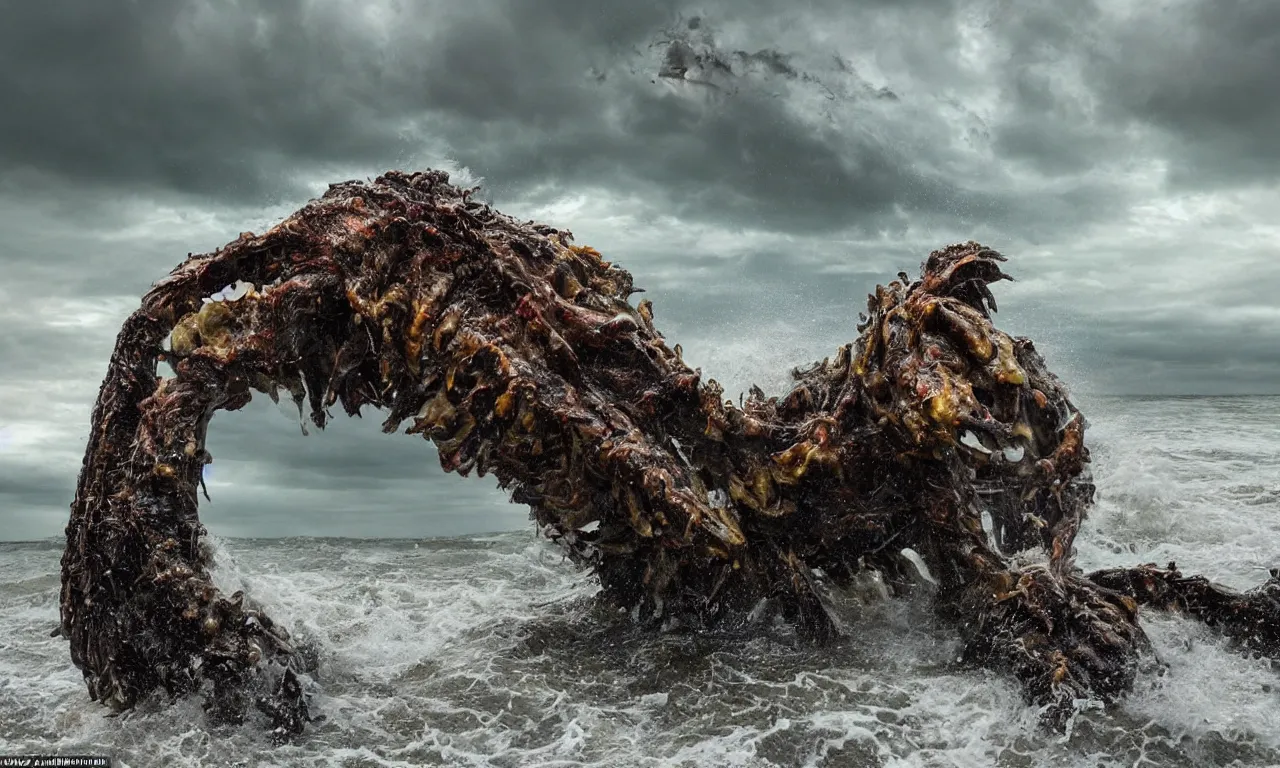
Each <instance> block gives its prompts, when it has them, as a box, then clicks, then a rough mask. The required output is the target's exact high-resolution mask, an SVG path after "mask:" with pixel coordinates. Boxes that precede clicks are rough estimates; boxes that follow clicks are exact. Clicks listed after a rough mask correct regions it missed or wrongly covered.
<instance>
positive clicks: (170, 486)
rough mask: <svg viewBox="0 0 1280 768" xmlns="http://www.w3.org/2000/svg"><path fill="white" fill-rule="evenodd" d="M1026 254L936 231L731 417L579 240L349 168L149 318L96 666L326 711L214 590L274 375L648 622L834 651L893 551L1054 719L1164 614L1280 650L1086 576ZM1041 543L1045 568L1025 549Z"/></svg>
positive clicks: (115, 449)
mask: <svg viewBox="0 0 1280 768" xmlns="http://www.w3.org/2000/svg"><path fill="white" fill-rule="evenodd" d="M1003 262H1004V258H1003V257H1002V256H1001V255H999V254H998V253H996V252H994V251H992V250H990V249H987V248H984V247H982V246H980V245H978V244H976V243H965V244H962V245H954V246H951V247H948V248H945V249H942V250H939V251H935V252H934V253H932V254H930V255H929V257H928V260H927V261H926V262H925V263H924V265H923V269H922V272H921V275H920V278H919V279H915V280H912V279H910V278H909V277H908V276H907V275H906V274H905V273H900V274H899V278H898V279H897V280H894V281H892V282H890V283H889V284H888V285H887V286H879V287H878V288H877V289H876V293H875V294H874V295H873V296H872V297H871V298H870V301H869V303H868V309H867V314H866V316H864V318H863V322H862V324H861V325H860V326H859V331H860V336H859V338H858V339H857V340H856V341H855V342H853V343H850V344H846V345H844V346H842V347H840V348H839V349H838V350H837V351H836V353H835V355H834V357H832V358H828V359H826V360H823V361H822V362H821V363H818V364H816V365H814V366H812V367H810V368H808V369H806V370H801V371H796V372H795V374H794V377H795V382H794V386H793V388H792V389H791V391H790V392H788V393H787V394H786V395H785V396H782V397H767V396H766V395H765V394H764V393H763V392H761V391H760V390H759V389H756V388H753V389H752V391H751V393H750V396H749V397H747V398H746V400H745V401H744V402H743V404H742V405H741V406H740V407H739V406H735V405H734V404H733V402H732V401H731V400H726V399H725V393H724V391H723V388H722V387H721V386H720V385H719V384H717V383H716V382H715V381H714V380H703V378H702V375H701V372H700V371H699V370H697V369H692V368H690V367H689V366H688V365H687V364H686V363H685V362H684V360H683V356H682V353H681V349H680V347H679V345H675V346H674V347H671V346H668V345H667V343H666V341H665V340H664V338H663V337H662V335H661V334H660V333H658V331H657V329H656V327H655V326H654V311H653V306H652V304H650V303H649V302H647V301H641V302H639V303H638V304H636V305H632V304H631V302H630V297H631V295H632V294H633V293H635V292H636V290H635V288H634V287H633V284H632V278H631V275H630V274H628V273H627V272H626V271H625V270H623V269H621V268H619V267H618V266H616V265H613V264H611V263H609V262H608V261H606V260H605V259H604V258H603V257H602V256H601V254H600V253H599V252H597V251H595V250H593V249H591V248H586V247H581V246H577V245H575V244H574V243H573V238H572V235H571V234H570V233H569V232H567V231H564V230H557V229H554V228H552V227H548V226H544V225H541V224H534V223H532V222H529V223H523V222H519V221H516V220H514V219H512V218H510V217H507V216H504V215H502V214H500V213H498V212H496V211H494V210H492V209H491V208H489V207H488V206H486V205H482V204H480V203H478V202H475V201H473V200H471V199H470V197H469V192H468V191H464V190H460V189H458V188H456V187H454V186H452V185H450V184H449V183H448V176H447V175H446V174H444V173H441V172H438V171H430V172H425V173H414V174H406V173H400V172H392V173H388V174H386V175H384V176H382V177H380V178H378V179H377V180H375V181H373V182H371V183H359V182H348V183H344V184H336V185H333V186H331V187H330V188H329V190H328V192H327V193H326V194H325V195H324V196H323V197H322V198H320V199H319V200H315V201H313V202H311V203H310V204H308V205H307V206H305V207H304V208H303V209H301V210H300V211H298V212H297V213H295V214H294V215H292V216H290V217H289V218H288V219H286V220H285V221H284V222H282V223H280V224H279V225H278V226H276V227H274V228H273V229H271V230H270V231H269V232H267V233H265V234H262V235H254V234H251V233H245V234H243V235H241V236H240V238H239V239H237V240H236V241H234V242H232V243H231V244H229V245H227V246H226V247H225V248H222V249H220V250H218V251H216V252H214V253H211V254H205V255H199V256H193V257H191V258H189V259H188V260H187V261H186V262H184V263H183V264H181V265H180V266H179V267H177V268H176V269H175V270H174V271H173V273H172V274H171V275H170V276H169V277H168V278H166V279H165V280H162V281H161V282H159V283H157V284H156V285H155V286H154V288H152V290H151V291H150V292H149V293H148V294H147V295H146V296H145V297H144V299H143V302H142V306H141V308H140V309H139V310H138V311H136V312H135V313H134V314H133V315H132V316H130V317H129V319H128V320H127V321H126V322H125V324H124V327H123V329H122V330H121V332H120V335H119V338H118V339H117V342H116V348H115V352H114V354H113V356H112V359H111V363H110V368H109V370H108V373H107V377H106V380H105V381H104V383H103V386H102V390H101V393H100V395H99V398H98V402H97V405H96V407H95V408H94V412H93V426H92V432H91V436H90V440H89V445H88V449H87V453H86V455H85V462H84V467H83V470H82V472H81V475H80V480H79V486H78V488H77V492H76V498H75V501H74V502H73V504H72V509H71V520H70V523H69V524H68V526H67V548H66V552H65V554H64V556H63V560H62V582H63V591H62V628H61V631H62V633H63V634H64V635H65V636H66V637H68V638H69V639H70V641H71V656H72V660H73V661H74V662H75V664H76V665H77V666H78V667H79V668H80V669H81V670H82V671H83V673H84V676H85V680H86V682H87V683H88V686H89V691H90V695H91V696H93V697H94V698H95V699H98V700H101V701H103V702H105V703H107V704H108V705H110V706H111V707H113V708H115V709H126V708H129V707H131V706H133V705H134V704H135V703H136V702H138V701H139V699H140V698H141V697H142V696H144V695H145V694H147V693H148V692H150V691H152V690H154V689H156V688H160V687H163V688H165V689H166V690H168V691H169V692H170V693H171V694H173V695H177V694H180V693H186V692H192V691H195V690H197V689H200V688H202V687H204V688H206V689H207V705H206V707H207V709H208V710H209V712H210V714H211V715H213V716H216V717H218V718H223V719H231V720H237V719H240V718H242V717H243V716H244V714H245V712H246V710H247V707H248V705H249V703H250V702H251V701H252V702H254V703H256V705H257V707H258V708H259V709H260V710H262V711H263V712H264V713H266V714H267V715H268V717H269V718H270V720H271V722H272V723H273V725H274V727H275V728H276V730H277V733H278V734H279V735H281V736H286V735H289V734H293V733H297V732H298V731H300V730H301V729H302V728H303V725H304V723H305V722H306V721H307V720H308V717H309V715H308V711H307V704H306V697H305V695H304V693H303V686H302V684H301V681H300V680H299V678H298V675H297V672H298V671H302V670H303V669H305V667H306V665H305V664H304V662H303V660H304V659H306V658H309V657H310V654H307V653H303V652H301V650H300V649H296V648H295V647H294V646H293V644H292V643H293V640H292V639H291V638H290V636H289V633H288V632H287V631H286V630H285V629H284V628H283V627H280V626H279V625H276V624H275V623H273V622H272V621H271V619H270V618H268V617H267V616H266V615H265V614H264V613H263V612H262V610H261V609H260V607H258V606H256V605H253V604H252V603H251V601H250V600H248V599H247V598H246V597H245V596H244V595H242V594H240V593H237V594H235V595H231V596H229V597H228V596H225V595H223V594H221V593H220V592H219V591H218V590H217V589H216V588H215V587H214V585H213V583H212V582H211V580H210V574H209V568H210V566H211V562H210V560H209V556H208V554H207V552H206V550H205V549H203V548H202V546H201V535H202V534H203V532H204V529H203V527H202V526H201V524H200V522H199V520H198V518H197V491H198V489H199V484H200V480H201V477H202V469H203V467H204V464H206V463H207V462H208V461H209V458H210V457H209V454H208V452H207V451H206V450H205V435H206V430H207V428H208V425H209V421H210V418H211V417H212V415H213V414H214V412H216V411H218V410H220V409H222V410H235V409H237V408H241V407H243V406H244V405H245V404H246V403H248V402H249V400H250V397H251V393H252V392H253V391H255V390H256V391H259V392H263V393H266V394H267V395H269V396H271V397H273V398H275V397H277V396H278V395H277V393H278V391H279V390H281V389H283V390H285V391H286V392H287V393H288V394H289V396H290V397H292V398H293V400H294V401H295V402H297V404H298V406H299V409H300V410H301V409H306V410H307V411H309V413H310V418H311V420H312V421H313V422H314V424H315V425H316V426H317V427H321V428H323V427H324V425H325V421H326V419H327V418H328V409H329V408H331V407H332V406H334V405H335V404H338V405H340V406H341V407H342V408H343V410H345V411H346V412H347V413H348V414H352V415H355V414H359V413H361V411H362V409H364V408H365V407H366V406H369V407H372V408H376V409H380V410H382V411H383V412H384V413H385V414H386V421H385V423H384V430H385V431H387V432H394V431H397V430H399V429H400V428H401V427H402V426H404V427H405V431H406V432H408V433H414V434H421V435H423V436H424V437H426V438H429V439H430V440H431V441H432V442H434V443H435V445H436V447H437V448H438V451H439V456H440V463H441V465H442V466H443V467H444V469H446V470H448V471H456V472H458V473H459V474H461V475H467V474H469V473H471V472H475V473H476V474H479V475H481V476H484V475H486V474H493V475H494V476H495V477H496V478H497V480H498V483H499V484H500V485H501V486H502V487H504V488H507V489H509V490H510V491H511V497H512V499H513V500H514V501H516V502H520V503H524V504H528V505H529V506H530V508H531V510H532V516H533V518H534V519H535V520H537V522H538V523H540V524H541V526H542V528H543V530H544V531H545V532H546V533H547V534H548V535H549V536H550V537H551V538H553V539H554V540H556V541H557V542H559V543H560V545H562V546H563V548H564V550H565V551H566V552H567V553H568V555H569V556H570V557H571V558H572V559H573V560H574V561H576V562H577V563H579V564H581V565H583V566H585V567H588V568H590V569H592V570H593V571H594V572H595V573H596V574H597V575H598V577H599V579H600V582H601V585H602V587H603V589H602V592H601V598H602V599H604V600H607V601H610V602H612V603H613V604H615V605H617V606H618V607H620V608H623V609H626V610H628V611H630V612H631V613H632V614H633V615H634V616H636V617H637V618H638V619H639V620H641V621H644V622H648V623H651V624H653V625H655V626H662V625H665V624H668V623H670V622H683V623H686V624H692V625H695V626H699V627H712V626H716V625H725V624H732V623H736V622H743V621H746V620H747V619H748V617H750V616H753V615H759V614H760V612H761V611H762V610H768V609H770V608H772V609H773V610H776V611H778V612H780V613H781V614H782V616H784V617H785V618H786V619H787V620H789V621H791V622H793V623H794V624H795V625H796V626H797V627H798V628H799V629H800V630H802V631H803V632H804V633H806V634H807V635H809V636H811V637H814V638H817V639H821V638H824V637H829V636H831V635H832V634H834V633H835V632H837V631H838V628H837V624H836V622H835V621H834V620H833V617H832V614H831V612H830V611H829V609H828V604H827V602H826V599H825V595H826V592H827V590H829V589H831V588H839V587H840V586H841V585H845V584H848V583H850V582H852V581H853V580H854V579H855V578H858V577H859V575H860V574H864V573H865V572H866V571H868V570H874V571H877V572H879V573H880V574H881V575H882V576H883V577H885V580H886V581H887V582H888V583H889V584H890V585H891V586H892V587H893V588H894V589H895V590H905V589H908V588H909V586H910V583H911V580H910V578H909V577H908V574H909V573H911V572H912V571H913V570H915V569H917V568H922V569H923V570H925V571H927V572H928V573H929V575H930V579H931V580H932V581H934V582H935V584H936V585H937V599H938V603H939V606H940V608H941V609H943V611H944V612H945V613H947V614H950V615H952V616H955V617H956V619H957V622H956V624H957V626H958V627H960V628H962V629H961V631H962V632H964V633H965V637H966V641H967V643H966V649H967V650H966V655H967V657H968V658H969V659H971V660H972V661H974V662H976V663H981V664H986V665H990V666H996V667H1000V668H1004V669H1007V670H1009V671H1010V672H1011V673H1012V674H1014V675H1016V676H1017V677H1018V678H1020V679H1021V680H1022V681H1023V682H1024V683H1025V685H1026V690H1027V692H1028V694H1029V696H1030V697H1031V698H1032V699H1033V700H1034V701H1036V702H1037V703H1040V704H1043V705H1047V709H1046V711H1047V712H1048V713H1049V716H1050V718H1051V719H1052V720H1054V721H1058V720H1060V719H1061V717H1062V716H1063V715H1064V714H1066V713H1067V712H1068V711H1069V710H1070V705H1071V704H1072V702H1073V701H1074V700H1076V699H1078V698H1081V697H1089V696H1100V697H1103V698H1107V697H1112V696H1115V695H1117V694H1119V693H1121V692H1122V691H1124V690H1125V689H1126V688H1128V687H1129V686H1130V685H1131V683H1132V680H1133V676H1134V670H1135V663H1136V660H1137V658H1138V654H1139V652H1140V651H1141V649H1142V647H1143V644H1144V642H1145V638H1144V635H1143V633H1142V631H1141V630H1140V629H1139V627H1138V625H1137V623H1136V616H1137V610H1138V604H1139V603H1149V604H1153V605H1156V606H1159V607H1165V608H1181V609H1184V610H1187V611H1189V612H1191V613H1192V614H1194V615H1197V616H1200V617H1202V618H1205V619H1207V620H1210V621H1213V622H1215V623H1219V624H1222V625H1224V626H1227V627H1229V628H1231V627H1234V628H1236V629H1234V630H1232V631H1233V633H1234V634H1235V635H1237V636H1240V637H1243V638H1245V639H1246V641H1247V638H1248V637H1250V636H1252V634H1257V633H1258V632H1262V633H1264V634H1265V635H1266V637H1267V638H1269V639H1268V640H1266V641H1265V642H1261V643H1260V644H1259V643H1257V642H1251V643H1250V645H1251V647H1254V648H1258V649H1261V650H1264V651H1268V652H1275V651H1276V643H1275V637H1274V632H1273V631H1272V630H1273V629H1274V627H1275V626H1277V625H1278V624H1277V619H1278V618H1280V610H1278V609H1277V606H1276V603H1275V600H1274V594H1273V593H1274V591H1275V590H1274V589H1273V588H1271V587H1268V588H1264V589H1263V590H1262V591H1259V592H1257V593H1256V594H1255V593H1249V594H1248V595H1246V596H1233V595H1231V594H1230V593H1227V592H1225V591H1223V590H1220V589H1218V588H1216V587H1213V586H1212V585H1210V584H1208V583H1207V582H1202V581H1197V580H1195V579H1183V578H1182V577H1181V576H1180V575H1179V574H1176V572H1173V571H1161V570H1158V569H1153V568H1152V567H1143V568H1139V569H1134V570H1132V571H1121V572H1108V573H1104V574H1095V575H1094V576H1092V577H1085V576H1084V575H1083V574H1081V573H1080V572H1079V571H1078V570H1076V569H1075V568H1074V567H1073V565H1072V543H1073V541H1074V538H1075V535H1076V532H1077V530H1078V529H1079V526H1080V523H1081V520H1082V519H1083V516H1084V511H1085V509H1086V507H1087V505H1088V503H1089V502H1090V500H1091V498H1092V495H1093V486H1092V485H1091V484H1090V483H1089V480H1088V474H1087V471H1086V469H1087V465H1088V460H1089V455H1088V451H1087V449H1086V448H1085V445H1084V439H1083V438H1084V430H1085V421H1084V418H1083V416H1082V415H1081V414H1080V413H1079V412H1078V411H1077V410H1076V408H1075V407H1074V406H1073V405H1072V404H1071V402H1070V401H1069V399H1068V397H1067V394H1066V392H1065V390H1064V389H1063V387H1062V385H1061V384H1060V383H1059V382H1058V381H1057V379H1055V378H1054V376H1053V375H1052V374H1051V373H1050V372H1049V371H1048V370H1047V369H1046V367H1045V364H1044V361H1043V360H1042V358H1041V357H1040V355H1039V354H1038V353H1037V352H1036V350H1035V348H1034V347H1033V345H1032V343H1031V342H1030V341H1029V340H1027V339H1023V338H1011V337H1009V336H1008V335H1006V334H1004V333H1002V332H1000V331H999V330H997V329H996V328H995V327H994V326H993V325H992V323H991V318H990V313H991V312H992V311H994V310H995V301H994V299H993V297H992V295H991V291H990V289H989V287H988V286H989V285H990V284H992V283H994V282H997V281H999V280H1002V279H1006V277H1007V276H1006V275H1005V274H1004V272H1003V271H1002V269H1001V264H1002V263H1003ZM224 286H226V288H225V289H224V288H223V287H224ZM166 338H167V346H166ZM161 361H163V362H165V363H167V364H168V366H169V369H170V372H171V374H172V375H167V376H161V375H160V374H159V373H158V369H157V364H158V363H159V362H161ZM406 423H407V426H406ZM984 512H986V513H988V514H989V515H990V517H991V521H992V522H991V526H990V527H991V530H990V531H988V530H986V529H985V528H984V525H983V513H984ZM592 524H596V525H595V526H592ZM904 550H905V551H906V553H907V555H909V557H904V556H903V552H904ZM1024 550H1031V551H1034V552H1039V553H1040V556H1039V557H1038V558H1031V559H1028V558H1027V557H1022V558H1020V560H1019V561H1018V563H1015V562H1014V560H1013V559H1011V555H1012V554H1014V553H1017V552H1020V551H1024ZM1019 563H1021V564H1019ZM908 564H911V566H910V568H908ZM1268 589H1269V590H1270V591H1267V590H1268ZM1267 621H1270V622H1271V623H1270V625H1269V627H1270V628H1269V629H1268V628H1267V627H1266V626H1264V625H1265V624H1266V622H1267ZM1237 630H1238V631H1237ZM1251 633H1252V634H1251ZM1266 633H1270V634H1266Z"/></svg>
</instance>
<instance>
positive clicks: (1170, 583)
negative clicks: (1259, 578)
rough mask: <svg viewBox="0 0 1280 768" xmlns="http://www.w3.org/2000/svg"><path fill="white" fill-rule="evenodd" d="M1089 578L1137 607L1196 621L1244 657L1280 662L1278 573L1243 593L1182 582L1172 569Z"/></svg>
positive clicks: (1201, 580)
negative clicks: (1221, 636)
mask: <svg viewBox="0 0 1280 768" xmlns="http://www.w3.org/2000/svg"><path fill="white" fill-rule="evenodd" d="M1087 578H1088V579H1089V581H1091V582H1093V583H1094V584H1097V585H1099V586H1101V587H1103V588H1105V589H1108V590H1111V591H1112V592H1115V593H1118V594H1122V595H1125V596H1126V597H1128V598H1131V599H1133V600H1135V601H1136V602H1137V603H1138V604H1139V605H1143V606H1149V607H1151V608H1153V609H1156V610H1161V611H1169V612H1172V613H1178V614H1182V615H1185V616H1190V617H1192V618H1195V619H1199V620H1200V621H1203V622H1204V623H1205V624H1208V625H1209V626H1211V627H1215V628H1216V629H1218V631H1220V632H1222V634H1224V635H1226V636H1227V637H1229V638H1231V639H1232V640H1234V641H1235V642H1237V643H1239V644H1240V646H1241V647H1242V648H1244V649H1246V650H1248V651H1251V652H1254V653H1260V654H1262V655H1264V656H1268V657H1270V658H1273V659H1277V658H1280V569H1276V568H1273V569H1272V570H1271V576H1270V578H1269V579H1267V581H1266V582H1265V583H1263V584H1262V585H1260V586H1257V587H1254V588H1253V589H1250V590H1248V591H1247V592H1236V591H1235V590H1231V589H1228V588H1226V587H1223V586H1220V585H1218V584H1214V583H1213V582H1211V581H1209V580H1208V579H1206V578H1205V577H1203V576H1183V575H1182V573H1181V572H1180V571H1179V570H1178V569H1177V567H1176V566H1175V564H1174V563H1169V565H1168V567H1165V568H1160V567H1157V566H1156V565H1155V564H1154V563H1148V564H1146V565H1140V566H1137V567H1136V568H1108V569H1105V570H1101V571H1094V572H1093V573H1091V574H1089V575H1088V577H1087Z"/></svg>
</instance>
